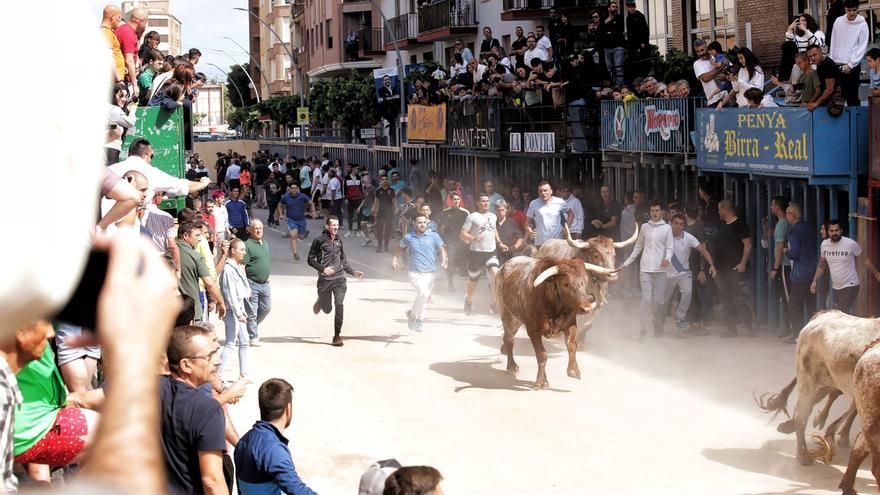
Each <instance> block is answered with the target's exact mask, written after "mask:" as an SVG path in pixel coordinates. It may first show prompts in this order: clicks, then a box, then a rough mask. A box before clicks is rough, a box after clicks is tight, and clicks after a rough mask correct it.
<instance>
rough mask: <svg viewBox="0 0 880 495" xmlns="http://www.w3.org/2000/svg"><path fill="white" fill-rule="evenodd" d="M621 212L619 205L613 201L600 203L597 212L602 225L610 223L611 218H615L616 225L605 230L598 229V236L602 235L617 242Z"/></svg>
mask: <svg viewBox="0 0 880 495" xmlns="http://www.w3.org/2000/svg"><path fill="white" fill-rule="evenodd" d="M621 210H622V208H621V207H620V203H618V202H617V201H615V200H613V199H612V200H611V201H609V202H607V203H606V202H604V201H603V202H602V206H601V210H600V211H599V220H601V221H602V223H608V222H610V221H611V218H612V217H617V225H615V226H614V227H609V228H607V229H599V235H604V236H605V237H610V238H612V239H614V240H617V237H618V236H619V235H620V212H621Z"/></svg>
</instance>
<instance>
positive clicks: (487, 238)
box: [459, 193, 501, 316]
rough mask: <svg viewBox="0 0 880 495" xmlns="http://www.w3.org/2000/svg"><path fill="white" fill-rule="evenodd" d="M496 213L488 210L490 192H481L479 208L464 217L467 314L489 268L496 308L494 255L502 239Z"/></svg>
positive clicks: (490, 285) (495, 257)
mask: <svg viewBox="0 0 880 495" xmlns="http://www.w3.org/2000/svg"><path fill="white" fill-rule="evenodd" d="M496 221H497V217H496V216H495V214H493V213H490V212H489V195H488V194H486V193H483V194H480V199H479V201H478V202H477V211H475V212H473V213H471V214H470V215H468V216H467V218H466V219H465V220H464V225H462V226H461V232H460V233H459V236H460V237H461V240H462V241H464V242H465V243H466V244H468V247H469V250H468V253H467V272H468V284H467V294H466V295H465V299H464V314H466V315H468V316H470V315H471V313H473V307H472V305H473V299H474V289H476V288H477V282H479V281H480V277H481V276H482V275H483V272H485V271H486V270H488V272H489V294H490V297H491V299H490V302H489V308H490V309H491V310H492V312H493V313H494V312H495V291H494V290H493V287H494V286H495V275H497V274H498V267H499V266H501V264H500V263H498V257H497V256H495V250H496V248H497V245H498V244H501V240H500V239H499V238H498V231H497V230H496V228H495V224H496Z"/></svg>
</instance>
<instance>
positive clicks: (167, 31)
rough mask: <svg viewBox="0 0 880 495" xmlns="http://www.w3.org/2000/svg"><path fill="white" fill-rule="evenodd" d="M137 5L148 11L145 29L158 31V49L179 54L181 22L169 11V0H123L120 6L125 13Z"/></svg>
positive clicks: (171, 53) (180, 48)
mask: <svg viewBox="0 0 880 495" xmlns="http://www.w3.org/2000/svg"><path fill="white" fill-rule="evenodd" d="M137 7H140V8H143V9H146V10H147V12H149V20H148V21H147V30H148V31H156V32H157V33H159V50H161V51H162V53H164V54H166V55H169V54H170V55H180V54H181V52H182V46H181V31H182V29H183V23H181V22H180V20H179V19H178V18H177V17H175V16H174V14H172V13H171V2H170V0H125V1H123V2H122V7H121V8H122V12H123V13H124V14H127V13H128V12H131V10H132V9H134V8H137Z"/></svg>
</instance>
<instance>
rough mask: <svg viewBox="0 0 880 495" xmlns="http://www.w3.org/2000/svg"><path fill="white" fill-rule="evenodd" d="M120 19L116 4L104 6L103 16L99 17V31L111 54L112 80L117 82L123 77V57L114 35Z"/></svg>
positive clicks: (120, 14) (117, 39)
mask: <svg viewBox="0 0 880 495" xmlns="http://www.w3.org/2000/svg"><path fill="white" fill-rule="evenodd" d="M121 20H122V12H121V11H120V10H119V7H118V6H116V5H108V6H106V7H104V12H103V16H102V18H101V33H103V34H104V38H105V39H106V40H107V46H108V48H110V52H111V53H112V54H113V76H114V81H115V82H119V81H122V80H123V79H124V78H125V57H124V56H123V55H122V50H121V49H120V48H119V38H117V37H116V33H115V31H116V28H117V27H119V22H120V21H121Z"/></svg>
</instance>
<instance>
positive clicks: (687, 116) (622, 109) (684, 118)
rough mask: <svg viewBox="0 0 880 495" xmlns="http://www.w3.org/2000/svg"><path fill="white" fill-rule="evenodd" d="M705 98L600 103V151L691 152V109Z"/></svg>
mask: <svg viewBox="0 0 880 495" xmlns="http://www.w3.org/2000/svg"><path fill="white" fill-rule="evenodd" d="M704 106H705V98H667V99H650V100H633V101H630V102H623V101H617V100H613V101H603V102H601V117H600V118H601V137H602V139H601V149H602V150H603V151H633V152H643V153H668V154H686V153H693V152H694V149H693V146H692V144H691V140H690V133H691V131H693V130H694V123H695V121H696V119H695V110H696V109H697V108H702V107H704Z"/></svg>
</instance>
